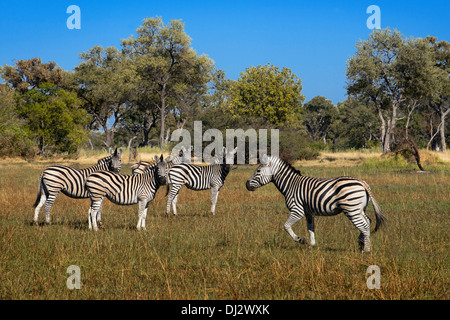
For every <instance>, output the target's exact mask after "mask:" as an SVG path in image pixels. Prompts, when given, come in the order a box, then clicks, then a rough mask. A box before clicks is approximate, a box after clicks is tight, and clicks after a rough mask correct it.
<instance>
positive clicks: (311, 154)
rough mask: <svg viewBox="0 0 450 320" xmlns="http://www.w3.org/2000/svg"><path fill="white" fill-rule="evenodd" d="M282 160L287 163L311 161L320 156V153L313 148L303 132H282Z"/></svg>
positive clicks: (280, 153) (280, 151)
mask: <svg viewBox="0 0 450 320" xmlns="http://www.w3.org/2000/svg"><path fill="white" fill-rule="evenodd" d="M279 155H280V158H281V159H283V160H285V161H287V162H290V163H292V162H294V161H295V160H311V159H315V158H317V157H318V156H319V151H318V150H317V149H316V148H314V147H313V145H312V141H311V139H310V138H308V136H307V135H306V134H305V133H303V132H301V131H294V130H283V131H281V130H280V150H279Z"/></svg>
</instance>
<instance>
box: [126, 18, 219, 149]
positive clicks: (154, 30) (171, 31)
mask: <svg viewBox="0 0 450 320" xmlns="http://www.w3.org/2000/svg"><path fill="white" fill-rule="evenodd" d="M136 33H137V37H136V38H135V37H134V36H131V37H129V38H128V39H125V40H122V46H123V53H124V54H126V55H127V57H129V59H130V60H131V61H133V63H134V65H135V70H136V72H137V75H138V77H139V84H138V85H139V91H140V92H141V93H142V96H143V97H145V100H144V101H141V103H142V105H143V106H144V107H145V109H146V110H147V113H148V114H155V111H156V112H158V114H159V122H160V123H159V124H160V134H159V147H160V148H161V149H162V148H163V147H164V144H165V133H166V116H167V114H168V113H169V112H170V111H175V114H176V115H177V116H180V117H184V116H183V110H185V109H186V108H189V107H191V106H192V105H193V104H195V103H197V101H198V100H196V95H197V94H199V93H201V92H202V91H203V90H204V88H205V86H206V84H207V82H208V74H209V70H210V69H211V67H212V61H211V60H210V59H209V58H208V57H206V56H204V55H202V56H199V55H198V54H197V53H196V52H195V51H194V50H193V49H192V48H191V39H190V38H189V36H188V35H187V34H186V33H185V31H184V24H183V23H182V22H181V21H180V20H172V21H170V22H169V23H168V24H167V25H164V23H163V21H162V19H161V18H160V17H156V18H146V19H144V23H143V24H142V26H140V27H139V28H138V29H137V30H136ZM191 97H193V100H191ZM181 121H183V120H181Z"/></svg>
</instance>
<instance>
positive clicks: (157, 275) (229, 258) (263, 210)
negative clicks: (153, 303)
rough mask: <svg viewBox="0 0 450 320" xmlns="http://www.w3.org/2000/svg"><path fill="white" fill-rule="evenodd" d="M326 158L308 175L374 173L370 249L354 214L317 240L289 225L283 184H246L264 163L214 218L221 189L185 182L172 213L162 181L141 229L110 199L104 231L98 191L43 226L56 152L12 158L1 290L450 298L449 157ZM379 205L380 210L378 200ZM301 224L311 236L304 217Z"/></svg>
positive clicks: (1, 169) (232, 187) (240, 176)
mask: <svg viewBox="0 0 450 320" xmlns="http://www.w3.org/2000/svg"><path fill="white" fill-rule="evenodd" d="M351 157H353V156H351ZM325 161H327V160H324V163H322V165H318V164H316V163H310V164H305V163H302V164H300V165H299V168H300V169H301V171H302V173H303V174H305V175H312V176H320V177H331V176H338V175H351V176H356V177H360V178H362V179H364V180H366V181H367V182H368V183H369V184H370V186H371V187H372V191H373V194H374V196H375V198H376V199H377V201H378V203H379V204H380V206H381V208H382V210H383V212H384V214H385V215H386V216H387V218H388V224H387V226H386V228H384V229H381V230H380V231H379V232H377V233H376V234H373V235H372V252H371V253H370V254H363V253H361V252H359V250H358V246H357V241H356V238H357V236H358V234H359V232H358V231H357V230H356V229H355V228H354V227H353V226H352V224H351V223H350V222H349V221H348V220H347V218H345V216H343V215H338V216H335V217H317V218H316V240H317V246H316V247H315V248H309V247H308V246H306V245H298V244H296V243H294V242H293V241H292V240H291V238H290V237H289V236H288V235H287V233H286V232H284V230H283V224H284V222H285V221H286V219H287V214H288V212H287V209H286V207H285V204H284V199H283V198H282V196H281V195H280V194H279V192H278V191H277V190H276V188H275V187H274V186H273V185H269V186H266V187H263V188H260V189H258V190H257V191H255V192H249V191H247V190H246V188H245V181H246V180H247V179H248V177H249V176H250V175H251V174H252V173H253V170H254V169H255V167H253V166H242V167H238V168H237V169H236V170H233V171H232V172H231V173H230V175H229V176H228V178H227V181H226V183H225V186H224V187H223V189H222V190H221V192H220V195H219V200H218V205H217V209H216V215H215V216H214V217H213V216H211V215H210V213H209V209H210V193H209V191H201V192H195V191H191V190H187V189H184V188H183V189H182V191H181V193H180V196H179V200H178V203H179V216H178V217H173V216H170V217H169V218H166V217H165V216H164V212H165V203H166V198H165V197H164V190H160V191H159V192H158V194H157V197H156V199H155V200H154V201H153V202H151V203H150V205H149V210H148V218H147V231H146V232H137V231H136V230H135V226H136V223H137V206H136V205H135V206H127V207H124V206H117V205H114V204H112V203H110V202H108V201H107V200H106V201H105V203H104V208H103V223H104V225H105V229H104V230H102V231H100V232H98V233H93V232H90V231H89V230H88V225H87V210H88V208H89V200H87V199H86V200H74V199H70V198H68V197H66V196H64V195H60V196H59V197H58V198H57V200H56V202H55V204H54V206H53V208H52V224H51V225H44V224H43V223H42V224H41V225H40V226H33V225H32V223H31V222H32V217H33V208H32V204H33V203H34V200H35V197H36V192H37V181H38V177H39V174H40V172H41V170H42V169H43V168H45V167H46V166H47V165H48V163H39V162H38V163H12V162H10V163H1V164H0V277H1V281H0V298H1V299H295V300H296V299H448V298H449V292H448V283H449V256H448V251H449V250H448V249H449V248H448V243H449V233H448V230H449V218H448V213H449V212H450V199H449V197H448V195H449V191H450V179H449V178H450V169H449V167H448V165H445V164H438V165H437V166H436V167H435V168H436V170H431V172H430V173H427V174H417V173H416V171H415V170H414V169H411V168H410V167H405V168H403V170H398V169H397V168H395V170H390V169H389V168H385V169H383V170H378V169H375V168H373V167H370V166H369V167H364V166H359V165H355V164H353V166H349V165H348V166H347V165H345V166H344V165H343V166H335V167H332V166H329V165H328V163H327V162H325ZM336 161H337V160H336ZM343 161H346V160H343ZM347 161H349V162H351V163H353V162H352V161H351V160H347ZM93 162H95V161H93ZM331 162H332V161H331ZM355 162H359V161H355ZM361 162H362V160H361ZM74 165H75V163H74ZM76 165H78V166H80V167H83V166H87V165H88V164H87V163H86V164H84V163H81V164H80V163H78V164H76ZM123 170H124V172H125V173H129V168H128V167H127V166H124V169H123ZM368 215H369V216H370V217H371V218H372V220H373V221H374V219H373V217H374V214H373V209H372V207H371V205H370V206H369V210H368ZM43 220H44V217H43V212H42V213H41V221H43ZM294 229H295V231H296V232H297V233H298V234H300V235H303V236H305V237H306V236H307V231H306V223H305V222H304V221H300V223H298V225H296V226H295V227H294ZM70 265H77V266H79V267H80V269H81V284H82V287H81V289H80V290H69V289H68V288H67V286H66V281H67V277H68V276H69V274H67V273H66V271H67V268H68V267H69V266H70ZM370 265H378V266H379V267H380V270H381V289H379V290H377V289H373V290H370V289H368V288H367V286H366V279H367V277H368V274H366V270H367V268H368V267H369V266H370Z"/></svg>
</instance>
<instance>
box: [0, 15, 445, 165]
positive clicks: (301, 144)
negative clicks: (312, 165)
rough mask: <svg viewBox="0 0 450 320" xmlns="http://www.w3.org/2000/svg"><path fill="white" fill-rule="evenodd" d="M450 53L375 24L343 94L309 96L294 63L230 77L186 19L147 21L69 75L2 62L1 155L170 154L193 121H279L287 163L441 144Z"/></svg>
mask: <svg viewBox="0 0 450 320" xmlns="http://www.w3.org/2000/svg"><path fill="white" fill-rule="evenodd" d="M449 49H450V44H449V43H448V42H446V41H438V40H437V39H436V38H435V37H431V36H429V37H427V38H425V39H422V38H413V37H411V38H405V37H404V36H403V35H402V34H401V33H400V32H399V31H396V30H390V29H389V28H388V29H384V30H375V31H373V32H372V33H371V35H370V36H369V39H368V40H360V41H358V42H357V44H356V53H355V54H354V55H353V56H352V57H351V58H350V59H349V60H348V61H347V70H346V75H347V83H346V89H347V93H348V95H347V98H346V100H345V101H342V102H339V103H338V104H337V105H334V104H333V103H332V102H331V101H330V100H328V99H327V98H326V97H323V96H317V97H314V98H312V99H311V100H310V101H308V102H306V103H305V97H304V96H303V95H302V84H301V79H300V78H299V77H297V76H296V75H295V74H293V73H292V71H291V70H290V69H289V68H279V67H276V66H273V65H272V64H270V63H268V64H266V65H263V66H257V67H253V66H252V67H249V68H247V69H246V70H245V71H243V72H242V73H241V75H240V77H239V79H238V80H236V81H234V80H230V79H227V78H226V75H225V73H224V71H222V70H218V69H216V68H215V66H214V63H213V61H212V60H211V59H210V58H209V57H207V56H205V55H199V54H197V53H196V52H195V51H194V49H193V48H192V47H191V39H190V37H189V36H188V35H187V34H186V33H185V31H184V24H183V23H182V22H181V21H179V20H172V21H170V22H169V23H167V24H164V22H163V21H162V19H161V18H159V17H156V18H148V19H146V20H144V23H143V25H142V26H140V27H139V28H138V29H137V30H136V35H134V36H132V37H130V38H128V39H125V40H122V42H121V48H120V49H118V48H116V47H108V48H102V47H101V46H95V47H93V48H91V49H90V50H88V51H86V52H82V53H81V54H80V58H81V61H80V63H79V64H78V65H77V66H76V67H75V68H74V70H72V71H65V70H62V69H61V68H60V67H58V65H57V64H56V63H55V62H47V63H44V62H42V61H41V59H40V58H33V59H29V60H18V61H16V62H15V63H14V65H12V66H9V65H5V66H3V67H1V68H0V76H1V78H2V79H3V83H1V84H0V108H1V109H0V156H2V157H5V156H19V157H24V158H33V157H36V156H39V155H40V156H52V155H55V154H69V155H70V154H76V153H77V152H78V151H79V150H80V148H91V149H99V148H108V147H110V146H119V145H120V146H126V147H129V148H130V149H131V148H135V147H139V146H149V145H151V146H159V147H160V148H161V149H164V148H167V147H170V137H171V133H172V132H173V131H174V130H175V129H178V128H184V129H187V130H192V129H193V122H194V120H199V121H202V127H203V130H207V129H208V128H216V129H219V130H223V131H225V130H226V129H227V128H235V129H237V128H242V129H244V130H246V129H248V128H254V129H260V128H267V129H269V128H278V129H280V149H281V150H280V153H281V154H284V156H285V157H287V158H291V159H300V158H311V157H314V156H316V155H317V153H318V150H321V149H324V148H327V149H330V150H337V149H349V148H353V149H360V148H375V147H380V150H382V151H383V152H384V153H387V152H390V151H394V150H395V148H397V147H398V146H399V145H401V144H403V143H404V141H405V139H406V138H408V139H409V140H413V141H415V143H416V144H417V145H418V146H419V147H422V148H425V147H426V148H432V149H439V150H443V151H445V150H446V144H447V143H448V138H449V137H448V134H447V133H446V132H448V131H449V130H448V129H449V128H448V123H447V122H446V116H447V115H448V113H449V111H450V106H449V101H448V97H449V93H450V80H449V79H450V78H449V60H450V50H449ZM343 63H344V62H343ZM324 83H326V79H324ZM446 140H447V141H446Z"/></svg>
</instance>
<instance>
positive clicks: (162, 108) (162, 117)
mask: <svg viewBox="0 0 450 320" xmlns="http://www.w3.org/2000/svg"><path fill="white" fill-rule="evenodd" d="M165 91H166V84H165V83H164V84H163V86H162V92H161V106H160V120H161V131H160V132H159V149H161V150H162V149H163V148H164V133H165V132H166V95H165Z"/></svg>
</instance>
